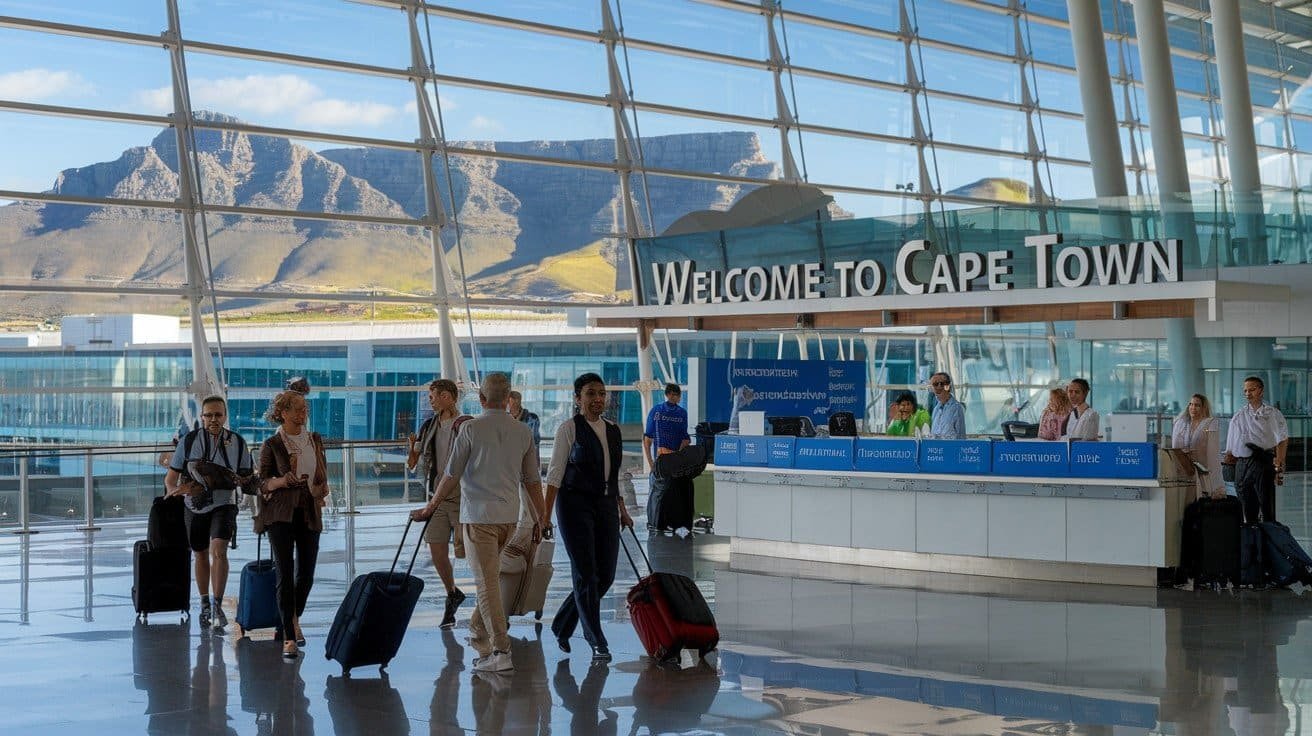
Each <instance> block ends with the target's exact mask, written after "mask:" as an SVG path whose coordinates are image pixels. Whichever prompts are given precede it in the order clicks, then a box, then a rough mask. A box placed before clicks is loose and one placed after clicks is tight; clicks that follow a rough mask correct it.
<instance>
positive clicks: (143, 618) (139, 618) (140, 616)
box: [137, 613, 149, 624]
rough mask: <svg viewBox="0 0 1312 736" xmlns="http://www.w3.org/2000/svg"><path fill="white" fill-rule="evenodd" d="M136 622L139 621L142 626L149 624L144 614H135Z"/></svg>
mask: <svg viewBox="0 0 1312 736" xmlns="http://www.w3.org/2000/svg"><path fill="white" fill-rule="evenodd" d="M137 620H138V621H140V622H141V623H143V624H144V623H149V621H148V620H147V617H146V614H144V613H138V614H137Z"/></svg>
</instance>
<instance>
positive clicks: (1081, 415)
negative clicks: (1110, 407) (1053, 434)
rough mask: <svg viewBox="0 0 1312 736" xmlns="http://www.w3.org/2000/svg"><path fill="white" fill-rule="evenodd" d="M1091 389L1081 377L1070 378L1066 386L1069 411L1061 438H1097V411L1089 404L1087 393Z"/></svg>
mask: <svg viewBox="0 0 1312 736" xmlns="http://www.w3.org/2000/svg"><path fill="white" fill-rule="evenodd" d="M1092 393H1093V389H1091V388H1090V387H1089V382H1088V381H1086V380H1085V379H1083V378H1072V379H1071V382H1070V383H1069V384H1067V386H1066V396H1067V397H1069V398H1070V400H1071V413H1070V416H1068V417H1066V428H1065V430H1064V431H1063V432H1062V436H1061V438H1062V439H1063V440H1096V439H1098V429H1099V427H1100V426H1101V425H1100V424H1099V417H1098V412H1097V411H1095V410H1094V408H1093V407H1091V406H1089V403H1088V402H1089V394H1092Z"/></svg>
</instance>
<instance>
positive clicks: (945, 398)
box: [929, 371, 966, 440]
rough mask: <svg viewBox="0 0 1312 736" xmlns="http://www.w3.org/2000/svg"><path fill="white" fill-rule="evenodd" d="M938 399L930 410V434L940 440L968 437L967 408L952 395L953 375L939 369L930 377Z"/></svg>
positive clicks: (930, 383)
mask: <svg viewBox="0 0 1312 736" xmlns="http://www.w3.org/2000/svg"><path fill="white" fill-rule="evenodd" d="M929 387H930V388H931V389H933V390H934V398H935V399H936V401H935V403H934V406H933V408H932V409H931V410H930V425H929V436H931V437H933V438H935V439H940V440H964V439H965V438H966V408H965V407H963V406H962V405H961V402H960V401H957V400H956V398H955V397H953V396H952V376H949V375H948V374H946V373H944V372H943V371H939V372H938V373H935V374H934V375H932V376H930V377H929Z"/></svg>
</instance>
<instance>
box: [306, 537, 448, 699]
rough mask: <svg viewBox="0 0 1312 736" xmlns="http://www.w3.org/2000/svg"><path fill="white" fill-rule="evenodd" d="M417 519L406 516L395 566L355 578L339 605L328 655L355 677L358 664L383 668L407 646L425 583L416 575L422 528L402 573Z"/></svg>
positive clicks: (422, 539) (330, 635)
mask: <svg viewBox="0 0 1312 736" xmlns="http://www.w3.org/2000/svg"><path fill="white" fill-rule="evenodd" d="M413 523H414V522H413V521H411V520H410V519H407V520H406V523H405V531H404V532H403V533H402V534H401V543H400V544H399V545H397V548H396V556H395V557H393V558H392V567H391V569H389V570H388V571H387V572H371V573H367V574H365V575H361V576H359V577H357V578H356V579H355V580H353V581H351V587H350V589H349V590H347V591H346V598H344V599H343V600H342V604H341V605H340V606H338V608H337V616H336V617H335V618H334V619H333V627H332V628H331V629H329V630H328V641H327V643H326V644H325V645H324V657H325V658H327V659H335V660H337V662H338V664H340V665H342V675H349V674H350V673H351V668H353V667H367V666H371V665H378V669H379V671H382V670H383V669H385V668H386V667H387V664H388V663H389V662H391V661H392V658H393V657H395V656H396V653H397V652H398V651H400V649H401V640H402V639H404V638H405V630H406V628H407V627H409V626H410V616H411V615H413V614H414V612H415V604H416V603H418V602H419V596H420V594H422V593H423V592H424V581H423V580H422V579H420V578H417V577H415V576H413V575H411V574H410V573H411V572H412V571H413V570H414V568H415V558H416V557H418V556H419V548H420V547H422V546H423V541H424V533H423V531H422V530H421V531H420V532H419V543H418V544H416V545H415V551H414V553H413V554H411V555H410V566H409V567H407V568H406V571H405V573H404V574H401V573H397V571H396V565H397V563H398V562H400V560H401V551H402V550H403V549H405V540H406V537H407V536H409V534H410V527H411V526H412V525H413ZM423 528H424V529H427V528H428V522H424V526H423Z"/></svg>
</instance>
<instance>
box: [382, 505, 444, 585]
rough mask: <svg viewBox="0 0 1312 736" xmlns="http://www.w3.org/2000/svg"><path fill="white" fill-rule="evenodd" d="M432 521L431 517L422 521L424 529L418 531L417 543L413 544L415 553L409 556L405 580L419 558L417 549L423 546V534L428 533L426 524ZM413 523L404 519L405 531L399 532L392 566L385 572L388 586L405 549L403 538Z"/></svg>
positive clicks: (406, 518)
mask: <svg viewBox="0 0 1312 736" xmlns="http://www.w3.org/2000/svg"><path fill="white" fill-rule="evenodd" d="M432 520H433V517H431V516H430V517H428V518H427V519H424V528H423V529H420V530H419V542H418V543H417V544H415V551H414V553H413V554H411V555H410V566H409V567H407V568H406V569H405V577H406V580H409V579H410V573H412V572H414V569H415V560H416V559H418V557H419V548H420V547H422V546H424V544H423V542H424V532H426V531H428V523H429V522H430V521H432ZM414 523H415V520H414V519H411V518H410V517H409V516H408V515H407V516H406V517H405V531H403V532H401V543H400V544H398V545H396V556H395V557H393V558H392V566H391V567H390V568H388V570H387V582H388V584H389V585H390V584H391V582H392V575H394V574H396V565H397V563H398V562H400V561H401V551H402V550H404V549H405V538H406V537H407V536H409V535H410V527H411V526H413V525H414Z"/></svg>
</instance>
